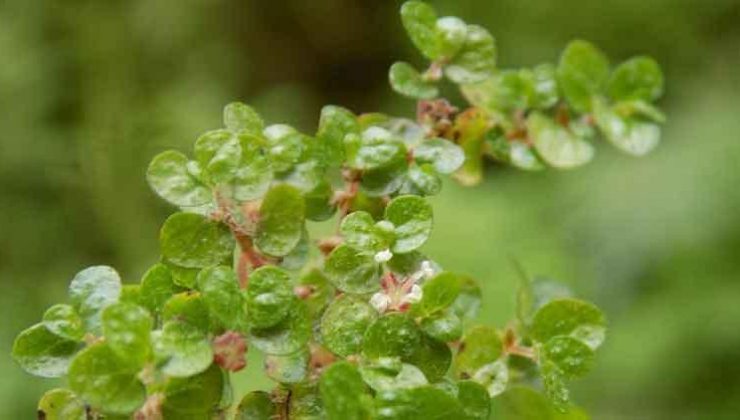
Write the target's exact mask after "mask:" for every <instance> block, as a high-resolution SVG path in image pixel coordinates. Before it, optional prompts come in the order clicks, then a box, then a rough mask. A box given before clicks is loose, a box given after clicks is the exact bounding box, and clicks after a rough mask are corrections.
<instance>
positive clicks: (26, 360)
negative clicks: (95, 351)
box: [13, 324, 80, 378]
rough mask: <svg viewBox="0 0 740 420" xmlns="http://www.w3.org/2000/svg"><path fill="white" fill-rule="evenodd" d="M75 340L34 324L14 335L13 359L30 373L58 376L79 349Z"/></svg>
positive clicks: (63, 373)
mask: <svg viewBox="0 0 740 420" xmlns="http://www.w3.org/2000/svg"><path fill="white" fill-rule="evenodd" d="M79 348H80V344H79V343H77V342H76V341H72V340H68V339H66V338H63V337H60V336H58V335H56V334H54V333H52V332H51V331H49V330H48V329H46V327H45V326H44V325H43V324H36V325H34V326H32V327H30V328H28V329H26V330H24V331H23V332H21V333H20V334H19V335H18V337H16V339H15V342H14V343H13V359H15V361H16V362H17V363H18V364H19V365H21V367H22V368H23V370H25V371H26V372H28V373H30V374H31V375H36V376H41V377H44V378H58V377H60V376H64V375H65V374H66V373H67V367H68V366H69V362H70V359H71V358H72V356H74V354H75V353H76V352H77V350H79Z"/></svg>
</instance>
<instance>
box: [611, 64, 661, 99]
mask: <svg viewBox="0 0 740 420" xmlns="http://www.w3.org/2000/svg"><path fill="white" fill-rule="evenodd" d="M607 91H608V92H609V96H611V97H612V99H615V100H619V101H621V100H629V99H641V100H644V101H648V102H652V101H655V100H656V99H658V98H660V96H661V95H662V94H663V72H662V71H661V70H660V66H659V65H658V63H657V62H656V61H655V60H653V59H652V58H650V57H635V58H632V59H630V60H627V61H625V62H624V63H622V64H620V65H619V66H618V67H617V68H616V69H614V72H613V73H612V75H611V78H610V79H609V83H608V86H607Z"/></svg>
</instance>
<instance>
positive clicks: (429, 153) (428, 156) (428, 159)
mask: <svg viewBox="0 0 740 420" xmlns="http://www.w3.org/2000/svg"><path fill="white" fill-rule="evenodd" d="M414 159H416V161H417V162H423V163H431V164H433V165H434V169H436V170H437V171H438V172H439V173H441V174H451V173H453V172H455V171H456V170H458V169H460V166H462V164H463V162H465V154H464V153H463V150H462V149H461V148H460V146H458V145H456V144H455V143H453V142H451V141H449V140H445V139H430V140H425V141H423V142H422V143H421V144H419V145H418V146H416V148H414Z"/></svg>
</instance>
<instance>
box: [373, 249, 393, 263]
mask: <svg viewBox="0 0 740 420" xmlns="http://www.w3.org/2000/svg"><path fill="white" fill-rule="evenodd" d="M391 258H393V253H392V252H391V250H390V249H384V250H382V251H380V252H378V253H377V254H375V262H376V263H378V264H382V263H384V262H386V261H389V260H390V259H391Z"/></svg>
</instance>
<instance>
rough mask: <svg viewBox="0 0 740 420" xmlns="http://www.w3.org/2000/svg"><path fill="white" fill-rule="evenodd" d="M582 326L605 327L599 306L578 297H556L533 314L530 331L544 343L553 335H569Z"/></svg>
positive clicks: (533, 336)
mask: <svg viewBox="0 0 740 420" xmlns="http://www.w3.org/2000/svg"><path fill="white" fill-rule="evenodd" d="M584 326H585V327H591V328H594V329H597V330H602V331H603V329H604V328H606V320H605V318H604V314H603V313H602V312H601V310H600V309H599V308H597V307H596V306H594V305H593V304H591V303H588V302H585V301H582V300H578V299H556V300H553V301H551V302H549V303H548V304H546V305H544V306H543V307H541V308H540V309H539V310H538V311H537V312H536V313H535V314H534V319H533V320H532V326H531V329H530V333H531V334H532V338H534V339H535V340H537V341H539V342H541V343H546V342H548V341H549V340H550V339H551V338H553V337H555V336H558V335H570V334H571V333H573V332H575V331H576V330H577V329H578V328H582V327H584ZM602 338H603V334H602ZM592 348H593V347H592Z"/></svg>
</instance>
